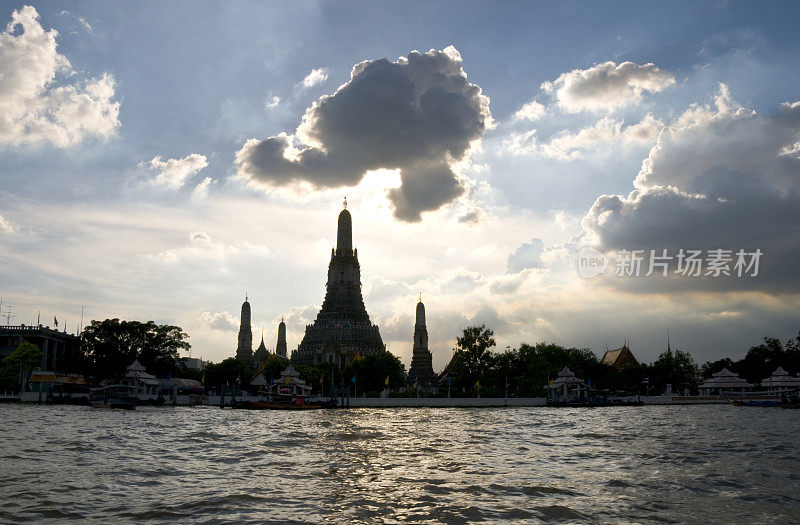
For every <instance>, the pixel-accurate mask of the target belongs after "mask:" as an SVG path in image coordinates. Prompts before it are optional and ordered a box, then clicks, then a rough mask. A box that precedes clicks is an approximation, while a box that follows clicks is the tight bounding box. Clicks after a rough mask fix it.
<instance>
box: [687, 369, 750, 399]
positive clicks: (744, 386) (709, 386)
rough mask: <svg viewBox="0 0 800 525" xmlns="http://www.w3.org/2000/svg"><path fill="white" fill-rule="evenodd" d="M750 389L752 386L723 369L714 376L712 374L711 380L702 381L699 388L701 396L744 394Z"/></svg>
mask: <svg viewBox="0 0 800 525" xmlns="http://www.w3.org/2000/svg"><path fill="white" fill-rule="evenodd" d="M751 388H753V385H751V384H750V383H748V382H747V381H745V380H744V379H742V378H741V377H739V376H737V375H736V374H734V373H733V372H731V371H730V370H728V369H727V368H723V369H722V370H720V371H719V372H717V373H716V374H712V376H711V379H708V380H706V381H704V382H703V383H702V384H701V385H700V386H699V389H700V395H701V396H711V395H722V394H725V393H734V392H746V391H748V390H750V389H751Z"/></svg>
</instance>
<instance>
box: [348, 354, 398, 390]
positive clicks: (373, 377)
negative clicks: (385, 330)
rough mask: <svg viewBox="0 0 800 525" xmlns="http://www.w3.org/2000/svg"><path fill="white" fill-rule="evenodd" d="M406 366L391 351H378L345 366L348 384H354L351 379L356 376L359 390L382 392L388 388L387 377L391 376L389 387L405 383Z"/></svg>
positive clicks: (392, 387)
mask: <svg viewBox="0 0 800 525" xmlns="http://www.w3.org/2000/svg"><path fill="white" fill-rule="evenodd" d="M405 374H406V372H405V366H403V363H401V362H400V358H399V357H397V356H395V355H394V354H392V353H391V352H377V353H375V354H369V355H367V356H364V357H361V358H356V359H353V361H352V362H351V363H350V364H349V365H347V367H345V370H344V379H345V380H346V381H348V385H350V386H353V384H352V383H350V381H351V380H352V378H353V377H355V378H356V385H355V386H357V387H358V392H359V393H361V392H380V391H381V390H383V389H384V388H386V378H387V377H388V378H389V388H390V389H394V388H398V387H400V386H401V385H403V384H405V379H406V375H405Z"/></svg>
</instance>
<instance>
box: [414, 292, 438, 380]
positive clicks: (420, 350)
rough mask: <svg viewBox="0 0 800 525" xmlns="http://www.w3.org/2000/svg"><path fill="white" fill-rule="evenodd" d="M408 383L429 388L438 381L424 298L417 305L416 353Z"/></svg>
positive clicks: (415, 325)
mask: <svg viewBox="0 0 800 525" xmlns="http://www.w3.org/2000/svg"><path fill="white" fill-rule="evenodd" d="M408 381H409V382H410V383H415V382H416V383H417V384H418V385H419V386H423V387H429V386H431V385H432V384H434V382H435V381H436V374H434V373H433V356H432V355H431V352H430V351H429V350H428V328H427V326H426V324H425V305H424V304H422V298H420V301H419V302H418V303H417V320H416V322H415V323H414V353H413V355H412V357H411V369H410V370H409V371H408Z"/></svg>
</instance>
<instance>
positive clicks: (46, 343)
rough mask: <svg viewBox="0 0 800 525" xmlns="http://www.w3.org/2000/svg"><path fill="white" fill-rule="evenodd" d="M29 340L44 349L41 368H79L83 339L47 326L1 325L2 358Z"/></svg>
mask: <svg viewBox="0 0 800 525" xmlns="http://www.w3.org/2000/svg"><path fill="white" fill-rule="evenodd" d="M23 341H27V342H29V343H31V344H34V345H36V346H37V347H38V348H39V350H41V351H42V364H41V369H42V370H47V371H50V372H75V371H77V370H78V368H79V357H80V349H81V339H80V337H78V336H76V335H70V334H68V333H67V332H66V331H64V332H59V331H58V330H53V329H50V328H49V327H47V326H42V325H39V326H25V325H24V324H23V325H17V326H2V327H0V358H5V357H6V356H7V355H9V354H10V353H11V352H13V351H14V350H16V349H17V347H18V346H19V345H21V344H22V343H23Z"/></svg>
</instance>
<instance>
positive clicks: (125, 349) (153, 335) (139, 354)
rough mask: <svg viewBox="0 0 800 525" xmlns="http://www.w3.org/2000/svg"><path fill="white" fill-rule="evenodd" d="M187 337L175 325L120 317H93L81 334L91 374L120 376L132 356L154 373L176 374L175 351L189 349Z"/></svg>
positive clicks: (132, 359)
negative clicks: (102, 319) (104, 318)
mask: <svg viewBox="0 0 800 525" xmlns="http://www.w3.org/2000/svg"><path fill="white" fill-rule="evenodd" d="M188 338H189V336H188V335H187V334H186V333H185V332H184V331H183V330H182V329H181V328H180V327H178V326H171V325H158V324H156V323H154V322H153V321H148V322H146V323H142V322H139V321H120V320H119V319H106V320H104V321H94V320H93V321H92V322H91V324H90V325H89V326H87V327H86V328H85V329H84V331H83V334H82V339H83V351H84V353H85V354H86V356H87V357H88V359H89V362H90V373H91V374H92V375H96V376H98V377H119V376H121V375H123V374H124V373H125V368H126V367H127V366H128V365H130V364H131V363H132V362H133V361H134V359H138V360H139V362H140V363H141V364H142V365H143V366H144V367H145V368H146V369H147V370H148V371H149V372H150V373H152V374H154V375H156V376H159V377H164V376H166V375H168V374H171V373H175V371H176V370H177V368H176V364H175V359H177V357H178V355H179V354H178V352H179V351H181V350H189V348H191V345H190V344H189V343H188V341H186V339H188Z"/></svg>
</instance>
